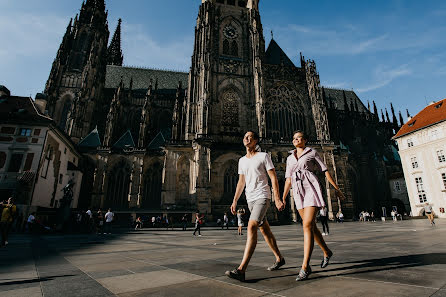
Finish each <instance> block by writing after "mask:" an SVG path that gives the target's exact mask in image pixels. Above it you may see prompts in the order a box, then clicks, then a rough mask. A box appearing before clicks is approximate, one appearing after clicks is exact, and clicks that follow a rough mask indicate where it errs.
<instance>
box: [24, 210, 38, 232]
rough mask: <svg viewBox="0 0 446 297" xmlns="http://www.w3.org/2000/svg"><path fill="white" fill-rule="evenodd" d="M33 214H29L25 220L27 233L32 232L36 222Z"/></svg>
mask: <svg viewBox="0 0 446 297" xmlns="http://www.w3.org/2000/svg"><path fill="white" fill-rule="evenodd" d="M35 214H36V213H35V212H32V213H30V214H29V216H28V219H27V220H26V227H27V229H28V232H29V233H33V232H34V224H35V220H36V217H35Z"/></svg>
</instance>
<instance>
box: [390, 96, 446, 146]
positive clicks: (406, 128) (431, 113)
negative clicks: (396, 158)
mask: <svg viewBox="0 0 446 297" xmlns="http://www.w3.org/2000/svg"><path fill="white" fill-rule="evenodd" d="M444 120H446V99H443V100H440V101H438V102H435V103H432V104H430V105H428V106H426V107H425V108H424V109H423V110H422V111H420V112H419V113H418V114H417V115H416V116H414V117H413V118H412V119H410V121H408V122H407V123H405V124H404V125H403V126H402V127H401V129H400V130H399V131H398V133H396V135H395V136H393V137H392V139H396V138H399V137H401V136H403V135H406V134H409V133H412V132H415V131H417V130H420V129H422V128H425V127H427V126H430V125H433V124H436V123H439V122H442V121H444Z"/></svg>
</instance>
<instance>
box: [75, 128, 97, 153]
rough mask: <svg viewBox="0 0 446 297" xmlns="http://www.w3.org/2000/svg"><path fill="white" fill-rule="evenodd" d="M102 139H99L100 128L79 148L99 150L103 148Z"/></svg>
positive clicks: (91, 133) (84, 140)
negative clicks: (99, 147) (98, 148)
mask: <svg viewBox="0 0 446 297" xmlns="http://www.w3.org/2000/svg"><path fill="white" fill-rule="evenodd" d="M101 145H102V144H101V139H100V138H99V132H98V127H96V128H94V130H93V131H91V132H90V133H89V134H88V135H87V136H86V137H85V138H83V139H82V140H81V141H80V142H79V144H78V146H79V147H86V148H97V147H98V146H101Z"/></svg>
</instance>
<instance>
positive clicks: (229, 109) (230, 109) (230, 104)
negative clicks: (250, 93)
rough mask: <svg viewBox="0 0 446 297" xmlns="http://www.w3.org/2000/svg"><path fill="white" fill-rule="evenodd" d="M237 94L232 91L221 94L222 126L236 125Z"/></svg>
mask: <svg viewBox="0 0 446 297" xmlns="http://www.w3.org/2000/svg"><path fill="white" fill-rule="evenodd" d="M238 102H239V99H238V96H237V94H236V93H235V92H234V91H228V92H226V93H225V94H224V95H223V117H222V124H223V126H229V127H238Z"/></svg>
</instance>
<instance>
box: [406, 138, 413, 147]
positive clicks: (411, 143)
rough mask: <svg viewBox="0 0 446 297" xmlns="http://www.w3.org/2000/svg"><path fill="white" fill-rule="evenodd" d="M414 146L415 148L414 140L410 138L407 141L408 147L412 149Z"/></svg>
mask: <svg viewBox="0 0 446 297" xmlns="http://www.w3.org/2000/svg"><path fill="white" fill-rule="evenodd" d="M412 146H413V142H412V138H409V139H408V140H407V147H412Z"/></svg>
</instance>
